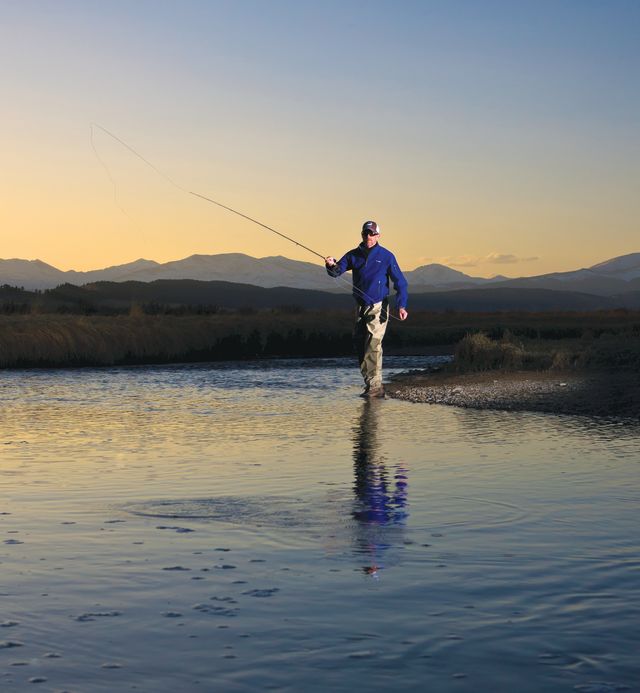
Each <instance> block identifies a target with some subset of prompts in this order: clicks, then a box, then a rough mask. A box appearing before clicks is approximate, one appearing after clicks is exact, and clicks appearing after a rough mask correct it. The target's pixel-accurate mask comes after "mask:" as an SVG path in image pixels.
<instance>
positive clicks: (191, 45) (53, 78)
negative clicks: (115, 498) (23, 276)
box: [0, 0, 640, 276]
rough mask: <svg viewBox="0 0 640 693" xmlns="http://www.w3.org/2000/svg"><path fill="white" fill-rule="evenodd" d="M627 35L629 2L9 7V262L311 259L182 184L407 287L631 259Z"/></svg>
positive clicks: (414, 0)
mask: <svg viewBox="0 0 640 693" xmlns="http://www.w3.org/2000/svg"><path fill="white" fill-rule="evenodd" d="M639 39H640V2H637V0H608V1H607V0H535V1H529V0H520V1H519V2H515V3H514V2H512V1H511V0H504V1H500V2H499V1H497V0H496V1H494V0H422V1H419V0H388V1H387V0H367V1H366V2H365V1H360V0H339V1H334V0H323V1H322V2H314V3H311V2H308V1H307V0H228V1H227V0H209V1H204V0H180V1H178V0H172V1H167V0H153V1H151V0H136V1H135V2H131V1H130V0H110V2H108V3H105V2H102V1H100V2H98V1H95V0H19V1H18V0H0V87H1V89H0V93H1V94H2V108H0V151H1V153H2V166H0V258H24V259H36V258H39V259H41V260H43V261H45V262H48V263H50V264H52V265H55V266H56V267H58V268H59V269H63V270H68V269H76V270H88V269H96V268H100V267H106V266H110V265H116V264H122V263H125V262H130V261H133V260H135V259H137V258H141V257H143V258H147V259H152V260H156V261H158V262H166V261H169V260H176V259H180V258H183V257H187V256H189V255H192V254H196V253H200V254H217V253H229V252H240V253H246V254H249V255H252V256H254V257H265V256H271V255H284V256H287V257H290V258H294V259H299V260H307V261H314V257H313V256H312V255H311V254H310V253H308V252H307V251H305V250H303V249H301V248H299V247H297V246H295V245H293V244H292V243H289V242H288V241H286V240H284V239H282V238H280V237H278V236H276V235H275V234H272V233H270V232H268V231H266V230H264V229H262V228H260V227H258V226H256V225H254V224H251V223H250V222H248V221H246V220H244V219H241V218H239V217H237V216H235V215H233V214H231V213H229V212H227V211H225V210H223V209H220V208H218V207H216V206H214V205H211V204H209V203H207V202H205V201H203V200H201V199H198V198H195V197H194V196H192V195H188V194H186V193H185V192H184V190H190V191H194V192H198V193H201V194H203V195H206V196H208V197H211V198H213V199H216V200H218V201H220V202H222V203H223V204H225V205H227V206H230V207H233V208H234V209H237V210H238V211H241V212H242V213H243V214H247V215H249V216H251V217H254V218H256V219H258V220H259V221H261V222H262V223H264V224H267V225H268V226H271V227H273V228H276V229H277V230H279V231H280V232H282V233H284V234H286V235H288V236H291V237H293V238H296V239H298V240H299V241H300V242H301V243H303V244H305V245H307V246H309V247H310V248H312V249H314V250H315V251H317V252H318V253H320V254H321V255H329V254H331V255H336V256H339V255H341V254H343V253H344V252H345V251H347V250H348V249H350V248H352V247H354V246H355V245H357V243H358V242H359V240H360V238H359V234H360V228H361V226H362V223H363V222H364V221H365V220H368V219H374V220H376V221H377V222H378V223H379V224H380V226H381V228H382V236H381V243H382V244H383V245H385V247H388V248H389V249H390V250H392V251H393V252H394V253H395V255H396V257H397V258H398V261H399V263H400V266H401V267H402V268H403V269H407V270H410V269H414V268H415V267H417V266H420V265H423V264H427V263H430V262H441V263H443V264H446V265H448V266H450V267H453V268H455V269H459V270H461V271H464V272H466V273H467V274H472V275H474V276H493V275H495V274H504V275H507V276H526V275H534V274H542V273H545V272H554V271H566V270H573V269H578V268H580V267H587V266H590V265H592V264H595V263H597V262H600V261H603V260H606V259H609V258H612V257H615V256H619V255H624V254H626V253H631V252H639V251H640V238H639V234H638V230H639V228H638V227H639V220H640V88H639V87H640V40H639ZM92 123H96V124H98V125H99V126H101V127H102V128H105V129H107V130H108V131H109V132H111V133H113V134H115V135H116V136H117V137H118V138H120V139H121V140H123V141H124V142H126V144H127V145H128V146H129V147H131V148H133V149H134V150H135V151H137V152H138V153H139V154H140V155H142V156H143V157H144V158H145V159H147V160H148V161H149V162H150V163H152V164H153V166H154V167H155V169H156V170H154V169H153V168H151V167H150V166H148V165H147V164H145V163H144V162H143V161H142V160H141V159H140V158H138V157H136V156H135V155H134V154H133V153H132V152H131V151H130V150H129V149H127V148H126V147H124V146H122V144H120V143H119V142H117V141H116V140H114V139H113V138H111V137H110V136H108V135H107V134H106V133H105V132H104V131H103V130H101V129H100V128H99V127H97V126H94V128H93V138H91V137H90V128H91V124H92ZM158 171H159V172H160V174H162V175H160V174H159V173H158ZM167 178H168V179H170V180H171V181H173V182H174V183H175V184H176V185H173V184H172V183H171V182H170V181H169V180H167ZM316 261H319V258H316Z"/></svg>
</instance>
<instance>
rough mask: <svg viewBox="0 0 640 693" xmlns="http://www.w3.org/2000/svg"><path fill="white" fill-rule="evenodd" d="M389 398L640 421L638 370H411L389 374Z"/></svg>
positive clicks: (477, 407) (475, 407) (387, 390)
mask: <svg viewBox="0 0 640 693" xmlns="http://www.w3.org/2000/svg"><path fill="white" fill-rule="evenodd" d="M386 392H387V396H388V397H393V398H395V399H402V400H406V401H409V402H425V403H428V404H446V405H450V406H455V407H465V408H471V409H498V410H506V411H537V412H550V413H554V414H571V415H582V416H604V417H615V418H621V419H633V420H638V419H640V374H638V373H628V372H625V373H621V372H618V373H610V372H589V373H576V372H564V373H563V372H557V371H543V372H537V371H485V372H482V373H464V374H463V373H452V372H445V371H436V372H426V371H424V372H420V371H418V372H415V371H414V372H411V373H403V374H400V375H397V376H395V377H394V378H392V380H391V382H390V383H389V384H388V385H387V386H386Z"/></svg>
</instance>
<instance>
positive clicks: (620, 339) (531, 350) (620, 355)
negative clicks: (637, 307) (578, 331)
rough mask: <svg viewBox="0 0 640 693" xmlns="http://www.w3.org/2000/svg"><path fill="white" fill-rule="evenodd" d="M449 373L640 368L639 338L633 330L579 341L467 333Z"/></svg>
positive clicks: (590, 336) (458, 348)
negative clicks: (497, 336)
mask: <svg viewBox="0 0 640 693" xmlns="http://www.w3.org/2000/svg"><path fill="white" fill-rule="evenodd" d="M450 368H451V369H452V370H455V371H457V372H461V373H467V372H478V371H488V370H497V369H501V370H562V371H568V370H590V369H596V370H607V369H611V370H634V371H638V370H639V369H640V335H638V333H637V332H636V331H635V330H631V331H621V332H620V333H618V334H606V333H604V334H602V335H600V336H594V335H593V333H590V334H586V335H585V336H584V337H582V338H580V339H565V340H541V339H530V340H520V339H518V338H516V337H514V336H513V335H512V334H511V333H510V332H508V331H506V332H505V333H504V335H503V336H502V338H501V339H497V340H495V339H490V338H489V337H488V336H487V335H486V334H484V333H483V332H476V333H472V334H467V335H466V336H465V337H464V338H463V339H462V340H461V341H460V342H459V343H458V344H457V345H456V349H455V355H454V360H453V362H452V364H451V366H450Z"/></svg>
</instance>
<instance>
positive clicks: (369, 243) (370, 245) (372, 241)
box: [362, 233, 380, 248]
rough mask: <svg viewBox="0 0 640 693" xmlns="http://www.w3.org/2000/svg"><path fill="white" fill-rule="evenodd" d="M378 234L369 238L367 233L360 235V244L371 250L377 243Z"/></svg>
mask: <svg viewBox="0 0 640 693" xmlns="http://www.w3.org/2000/svg"><path fill="white" fill-rule="evenodd" d="M379 238H380V234H378V235H377V236H369V234H368V233H363V234H362V242H363V243H364V244H365V245H366V246H367V248H373V246H374V245H375V244H376V243H377V242H378V239H379Z"/></svg>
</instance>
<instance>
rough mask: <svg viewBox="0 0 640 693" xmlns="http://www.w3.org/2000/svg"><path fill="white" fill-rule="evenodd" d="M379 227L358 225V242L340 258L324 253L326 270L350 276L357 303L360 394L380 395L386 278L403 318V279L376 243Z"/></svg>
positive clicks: (333, 274)
mask: <svg viewBox="0 0 640 693" xmlns="http://www.w3.org/2000/svg"><path fill="white" fill-rule="evenodd" d="M379 239H380V227H379V226H378V224H376V222H375V221H365V223H364V224H363V226H362V243H360V245H359V246H358V247H357V248H354V249H353V250H350V251H349V252H348V253H347V254H346V255H344V256H343V257H342V258H340V260H336V259H335V258H334V257H326V258H325V265H326V268H327V273H328V274H329V275H330V276H331V277H339V276H340V275H341V274H343V273H344V272H347V271H348V270H351V271H352V276H353V297H354V298H355V300H356V303H357V304H358V308H357V313H356V324H355V328H354V332H353V338H354V343H355V346H356V351H357V354H358V361H359V362H360V372H361V373H362V377H363V378H364V385H365V387H364V392H363V393H362V395H361V396H362V397H371V398H374V397H384V387H383V386H382V340H383V338H384V333H385V330H386V329H387V322H388V320H389V298H388V297H389V279H391V281H392V282H393V288H394V289H395V291H396V308H397V310H398V317H399V318H400V320H406V319H407V316H408V313H407V310H406V306H407V280H406V279H405V278H404V276H403V274H402V272H401V271H400V268H399V267H398V263H397V262H396V259H395V257H394V256H393V253H391V252H389V251H388V250H387V249H386V248H383V247H382V246H381V245H379V243H378V241H379Z"/></svg>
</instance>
